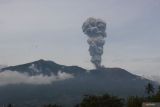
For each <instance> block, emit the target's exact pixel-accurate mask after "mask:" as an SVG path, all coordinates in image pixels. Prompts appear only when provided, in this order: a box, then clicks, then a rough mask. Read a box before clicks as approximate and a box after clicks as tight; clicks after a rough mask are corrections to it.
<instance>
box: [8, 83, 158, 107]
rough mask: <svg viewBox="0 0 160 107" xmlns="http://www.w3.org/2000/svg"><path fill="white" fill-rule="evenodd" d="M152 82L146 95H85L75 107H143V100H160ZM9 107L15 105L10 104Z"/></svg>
mask: <svg viewBox="0 0 160 107" xmlns="http://www.w3.org/2000/svg"><path fill="white" fill-rule="evenodd" d="M155 90H156V89H155V88H154V86H153V85H152V84H151V83H148V84H147V85H146V86H145V93H146V94H147V95H146V96H143V97H139V96H129V97H128V98H127V99H124V98H120V97H118V96H113V95H109V94H104V95H100V96H97V95H85V96H84V98H83V100H82V101H81V102H80V103H79V104H77V105H75V106H74V107H142V103H143V102H160V86H159V88H158V89H157V91H156V92H155ZM7 107H15V106H14V105H12V104H9V105H8V106H7ZM42 107H62V106H61V105H56V104H48V105H43V106H42Z"/></svg>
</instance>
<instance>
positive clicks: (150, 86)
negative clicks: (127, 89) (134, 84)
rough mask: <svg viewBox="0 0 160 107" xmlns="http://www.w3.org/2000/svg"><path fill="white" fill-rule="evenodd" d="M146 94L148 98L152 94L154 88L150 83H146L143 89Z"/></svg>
mask: <svg viewBox="0 0 160 107" xmlns="http://www.w3.org/2000/svg"><path fill="white" fill-rule="evenodd" d="M145 90H146V93H147V94H148V97H150V96H151V94H154V86H153V84H152V83H150V82H149V83H148V84H147V85H146V87H145Z"/></svg>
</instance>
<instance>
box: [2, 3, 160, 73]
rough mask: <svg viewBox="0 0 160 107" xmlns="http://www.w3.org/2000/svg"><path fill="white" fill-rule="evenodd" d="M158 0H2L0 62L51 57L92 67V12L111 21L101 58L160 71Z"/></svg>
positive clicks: (111, 63)
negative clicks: (85, 28) (88, 23)
mask: <svg viewBox="0 0 160 107" xmlns="http://www.w3.org/2000/svg"><path fill="white" fill-rule="evenodd" d="M159 10H160V1H159V0H0V65H17V64H22V63H26V62H32V61H34V60H39V59H46V60H53V61H55V62H57V63H60V64H64V65H78V66H81V67H84V68H87V69H91V68H93V65H92V63H90V56H89V52H88V48H89V46H88V44H87V42H86V41H87V39H88V37H87V36H86V35H84V34H83V32H82V29H81V27H82V24H83V22H84V21H85V20H86V19H87V18H88V17H95V18H101V19H103V20H104V21H106V22H107V35H108V37H107V38H106V44H105V46H104V54H103V56H102V57H103V61H102V64H103V65H105V66H106V67H121V68H124V69H127V70H128V71H130V72H132V73H135V74H138V75H160V73H159V72H160V71H159V69H160V48H159V46H160V13H159Z"/></svg>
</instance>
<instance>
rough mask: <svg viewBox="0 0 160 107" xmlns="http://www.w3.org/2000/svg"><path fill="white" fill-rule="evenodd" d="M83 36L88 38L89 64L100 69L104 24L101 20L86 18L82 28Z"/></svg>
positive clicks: (104, 33)
mask: <svg viewBox="0 0 160 107" xmlns="http://www.w3.org/2000/svg"><path fill="white" fill-rule="evenodd" d="M82 30H83V32H84V34H86V35H87V36H88V37H89V38H88V40H87V42H88V44H89V52H90V55H91V62H92V63H93V64H94V65H95V67H96V68H100V67H101V60H102V58H101V56H102V54H103V46H104V44H105V38H106V36H107V35H106V32H105V30H106V23H105V22H104V21H103V20H101V19H95V18H88V19H87V20H86V21H85V22H84V23H83V26H82Z"/></svg>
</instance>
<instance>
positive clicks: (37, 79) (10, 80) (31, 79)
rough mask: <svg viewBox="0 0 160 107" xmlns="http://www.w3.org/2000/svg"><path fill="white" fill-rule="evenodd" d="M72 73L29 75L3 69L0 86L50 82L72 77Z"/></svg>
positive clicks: (0, 74)
mask: <svg viewBox="0 0 160 107" xmlns="http://www.w3.org/2000/svg"><path fill="white" fill-rule="evenodd" d="M73 77H74V76H73V75H72V74H68V73H65V72H62V71H59V72H58V73H57V75H54V74H52V75H51V76H44V75H42V74H40V75H35V76H29V75H28V74H27V73H19V72H17V71H4V72H1V73H0V86H4V85H8V84H33V85H41V84H51V83H52V82H55V81H61V80H65V79H70V78H73Z"/></svg>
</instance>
